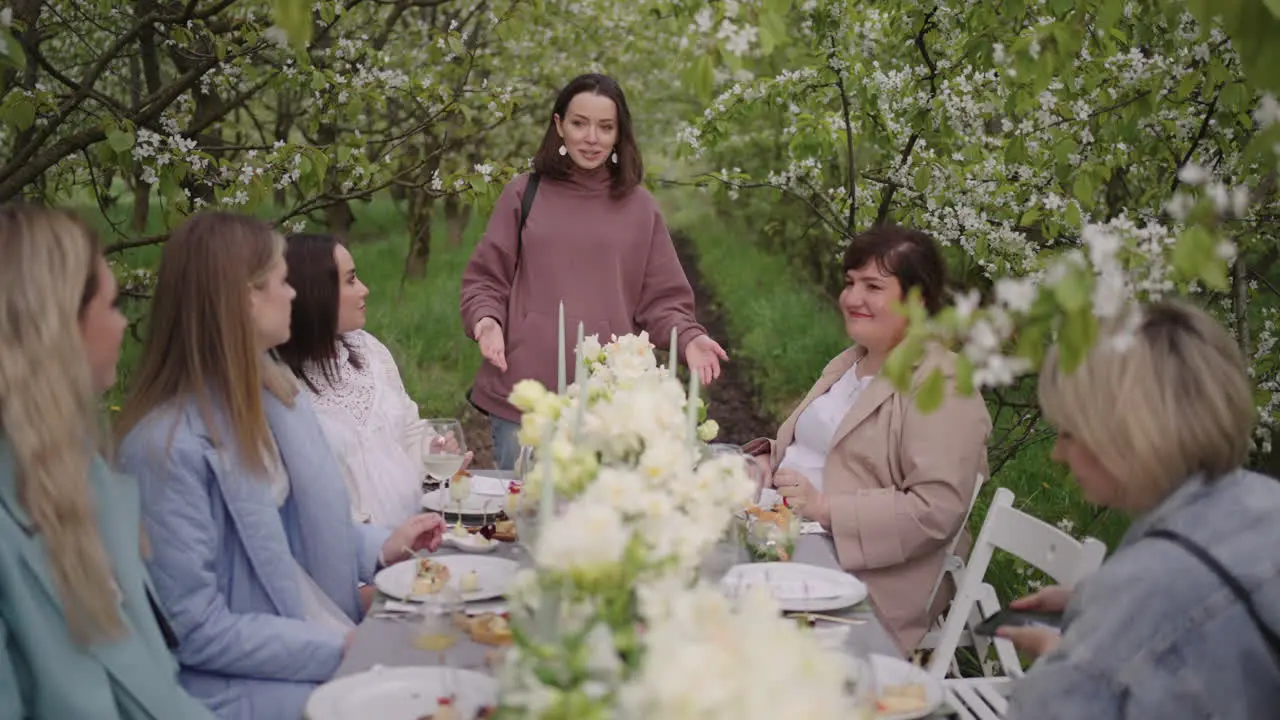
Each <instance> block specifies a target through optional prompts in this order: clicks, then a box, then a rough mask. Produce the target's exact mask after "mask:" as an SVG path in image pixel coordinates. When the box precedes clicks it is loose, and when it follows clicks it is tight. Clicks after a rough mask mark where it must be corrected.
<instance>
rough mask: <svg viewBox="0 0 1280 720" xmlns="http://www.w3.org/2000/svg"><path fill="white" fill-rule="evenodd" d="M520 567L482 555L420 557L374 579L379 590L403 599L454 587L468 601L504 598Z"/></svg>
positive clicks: (429, 594)
mask: <svg viewBox="0 0 1280 720" xmlns="http://www.w3.org/2000/svg"><path fill="white" fill-rule="evenodd" d="M518 569H519V565H517V564H516V563H515V562H513V561H511V560H507V559H505V558H497V557H485V556H482V555H438V556H432V557H419V558H413V559H410V560H405V561H404V562H399V563H396V564H395V565H392V566H391V567H388V568H384V569H383V570H382V571H381V572H379V573H378V574H377V575H375V576H374V578H373V583H374V585H375V586H376V587H377V588H378V590H379V591H381V592H382V593H384V594H386V595H390V596H391V597H394V598H397V599H400V600H418V601H422V600H426V599H427V598H428V597H429V596H431V595H435V594H436V593H438V592H440V591H441V590H443V589H444V588H445V587H448V586H452V587H453V588H454V589H455V590H457V591H458V593H459V594H460V595H462V599H463V601H465V602H471V601H474V600H488V599H489V598H496V597H502V596H503V595H504V594H506V592H507V587H509V586H510V585H511V581H512V579H514V578H515V575H516V571H517V570H518Z"/></svg>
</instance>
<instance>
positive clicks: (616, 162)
mask: <svg viewBox="0 0 1280 720" xmlns="http://www.w3.org/2000/svg"><path fill="white" fill-rule="evenodd" d="M609 159H610V160H612V161H613V164H614V165H617V164H618V153H616V152H615V153H614V154H612V155H610V156H609Z"/></svg>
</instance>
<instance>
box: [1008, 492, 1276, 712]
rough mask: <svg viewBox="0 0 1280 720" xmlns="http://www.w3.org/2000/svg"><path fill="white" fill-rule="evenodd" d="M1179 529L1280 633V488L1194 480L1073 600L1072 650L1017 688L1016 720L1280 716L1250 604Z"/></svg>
mask: <svg viewBox="0 0 1280 720" xmlns="http://www.w3.org/2000/svg"><path fill="white" fill-rule="evenodd" d="M1155 528H1168V529H1170V530H1173V531H1175V532H1178V533H1181V534H1182V535H1184V536H1186V537H1188V538H1190V539H1191V540H1192V541H1194V542H1195V543H1197V544H1198V545H1200V546H1201V547H1202V548H1204V549H1205V550H1207V551H1208V552H1209V554H1210V555H1212V556H1213V557H1214V558H1216V559H1217V560H1218V562H1219V563H1221V564H1222V565H1223V566H1225V567H1226V569H1227V570H1228V571H1229V572H1230V573H1231V574H1232V575H1234V576H1235V577H1236V578H1237V579H1238V580H1239V582H1240V583H1241V584H1242V585H1243V586H1244V588H1245V590H1246V591H1247V592H1248V593H1249V595H1250V597H1251V599H1252V602H1253V604H1254V607H1255V608H1256V609H1257V611H1258V613H1259V615H1260V619H1261V620H1262V622H1263V623H1265V624H1266V625H1267V626H1268V627H1270V628H1271V629H1272V630H1273V631H1275V632H1280V482H1277V481H1276V480H1274V479H1272V478H1269V477H1266V476H1263V475H1258V474H1255V473H1251V472H1247V471H1243V470H1240V471H1236V472H1234V473H1232V474H1230V475H1227V476H1225V477H1223V478H1221V479H1220V480H1218V481H1216V482H1212V483H1210V482H1204V481H1203V480H1202V479H1192V480H1190V481H1188V482H1187V484H1185V485H1184V486H1182V487H1181V488H1179V489H1178V490H1176V491H1175V492H1174V493H1173V494H1172V495H1170V496H1169V497H1168V498H1166V499H1165V500H1164V502H1162V503H1161V504H1160V505H1159V506H1157V507H1156V508H1155V509H1154V510H1152V511H1151V512H1149V513H1147V514H1146V515H1144V516H1142V517H1140V518H1138V519H1137V520H1136V521H1135V522H1134V524H1133V526H1132V527H1131V528H1130V529H1129V532H1128V533H1127V534H1126V535H1125V537H1124V540H1123V541H1122V542H1121V543H1120V546H1119V548H1117V550H1116V552H1115V553H1114V554H1113V555H1112V556H1111V558H1109V559H1108V560H1107V562H1106V563H1105V564H1103V566H1102V567H1101V568H1100V569H1099V570H1098V571H1097V572H1096V573H1094V574H1093V575H1092V576H1090V577H1088V578H1086V579H1085V580H1083V581H1082V582H1081V583H1080V584H1079V585H1078V586H1077V587H1076V590H1075V592H1074V593H1073V595H1072V598H1071V602H1070V603H1069V605H1068V606H1067V610H1066V616H1065V618H1064V625H1063V635H1062V642H1061V644H1060V645H1059V646H1058V648H1057V649H1055V650H1054V651H1053V652H1051V653H1049V654H1047V655H1045V656H1044V657H1042V658H1041V659H1040V660H1039V661H1038V662H1036V664H1035V665H1034V666H1033V667H1032V668H1031V669H1030V670H1029V671H1028V672H1027V675H1026V677H1024V678H1023V679H1021V680H1019V681H1018V682H1017V684H1016V685H1015V686H1014V690H1013V697H1012V698H1011V702H1010V708H1009V713H1008V716H1007V717H1008V718H1009V719H1010V720H1023V719H1030V718H1035V719H1036V720H1076V719H1079V720H1086V719H1088V720H1108V719H1109V718H1132V719H1134V720H1139V719H1145V718H1151V719H1152V720H1182V719H1184V718H1186V719H1188V720H1190V719H1191V718H1220V719H1221V720H1237V719H1239V720H1244V719H1245V718H1274V717H1280V657H1276V656H1273V655H1272V654H1271V652H1270V650H1269V649H1268V646H1267V644H1266V642H1265V641H1264V639H1263V636H1262V633H1261V632H1260V631H1259V629H1258V627H1257V625H1255V624H1254V622H1253V621H1252V620H1251V619H1250V617H1249V615H1248V613H1247V612H1246V610H1245V609H1244V605H1243V604H1242V603H1241V602H1240V601H1239V600H1238V599H1237V598H1236V596H1235V595H1234V594H1233V593H1232V592H1231V591H1230V589H1229V588H1228V587H1227V586H1226V585H1225V584H1224V583H1223V582H1222V580H1220V579H1219V578H1218V576H1217V575H1215V574H1214V573H1213V572H1212V571H1211V570H1210V569H1209V568H1208V567H1207V566H1206V565H1204V564H1203V563H1202V562H1200V561H1199V560H1198V559H1196V558H1195V557H1194V556H1193V555H1192V554H1191V553H1190V552H1188V551H1187V550H1186V549H1184V548H1183V547H1181V546H1179V545H1177V544H1175V543H1173V542H1170V541H1168V540H1164V539H1159V538H1150V537H1143V535H1144V534H1145V533H1146V532H1147V531H1149V530H1152V529H1155Z"/></svg>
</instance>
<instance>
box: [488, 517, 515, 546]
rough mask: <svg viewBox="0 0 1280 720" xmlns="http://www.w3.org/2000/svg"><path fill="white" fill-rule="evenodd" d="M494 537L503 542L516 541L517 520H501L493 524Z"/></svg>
mask: <svg viewBox="0 0 1280 720" xmlns="http://www.w3.org/2000/svg"><path fill="white" fill-rule="evenodd" d="M493 539H494V540H501V541H502V542H515V541H516V521H515V520H499V521H498V522H496V523H494V524H493Z"/></svg>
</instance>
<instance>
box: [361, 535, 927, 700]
mask: <svg viewBox="0 0 1280 720" xmlns="http://www.w3.org/2000/svg"><path fill="white" fill-rule="evenodd" d="M451 552H453V551H451V550H448V549H444V548H442V549H441V551H440V553H441V554H448V553H451ZM494 554H496V555H498V556H499V557H507V558H510V559H513V560H516V561H517V562H521V563H522V564H523V563H524V562H527V560H528V556H527V554H526V553H524V552H523V550H521V549H519V548H517V547H515V546H512V545H510V544H507V543H504V544H503V545H502V546H501V547H499V548H498V549H497V550H495V551H494ZM794 562H801V563H809V564H811V565H818V566H820V567H827V568H833V569H838V568H839V564H838V563H837V562H836V554H835V548H834V546H833V545H832V543H831V538H830V537H828V536H825V535H802V536H800V538H799V541H798V542H797V543H796V557H795V559H794ZM384 602H385V599H384V598H382V597H379V598H378V599H377V600H376V601H375V602H374V606H373V608H372V609H371V611H370V617H368V618H366V619H365V620H364V622H362V623H360V626H359V628H358V629H357V630H356V637H355V640H354V641H353V643H352V645H351V650H350V652H348V653H347V656H346V659H344V660H343V662H342V665H341V667H339V668H338V672H337V675H336V677H342V676H344V675H350V674H352V673H358V672H363V671H365V670H368V669H369V668H370V667H372V666H374V665H388V666H390V665H438V664H441V659H442V657H441V653H438V652H427V651H425V650H419V649H418V648H416V647H414V645H413V632H414V624H413V621H410V620H403V619H387V618H377V617H373V615H374V614H375V613H377V612H378V610H379V609H380V608H381V607H382V605H383V604H384ZM826 614H829V615H833V616H837V617H843V618H851V619H855V620H858V621H861V622H860V623H859V624H857V625H852V626H849V634H848V637H847V640H846V643H847V644H848V646H849V647H850V649H851V650H852V649H855V648H856V649H861V650H863V651H865V652H874V653H879V654H882V655H890V656H893V657H901V656H902V655H901V653H900V652H899V651H898V648H897V646H896V645H895V644H894V643H893V640H892V639H891V638H890V637H889V634H888V633H887V632H886V631H885V629H884V626H883V625H881V624H880V621H879V620H878V619H877V618H876V616H875V614H874V613H872V612H871V610H870V608H869V607H868V606H867V605H866V604H865V603H863V604H862V605H858V606H855V607H852V608H847V609H845V610H841V611H836V612H831V613H826ZM826 624H834V623H823V622H819V625H820V626H821V625H826ZM490 650H493V648H492V647H490V646H487V645H481V644H479V643H476V642H473V641H472V640H471V639H470V638H468V637H466V636H465V635H464V636H463V638H462V640H460V641H459V642H458V643H457V644H455V645H454V646H453V647H452V648H450V649H449V650H447V651H446V652H445V653H444V657H443V659H444V661H445V662H447V664H449V665H451V666H453V667H457V668H470V669H475V670H486V665H485V654H486V652H488V651H490Z"/></svg>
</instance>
